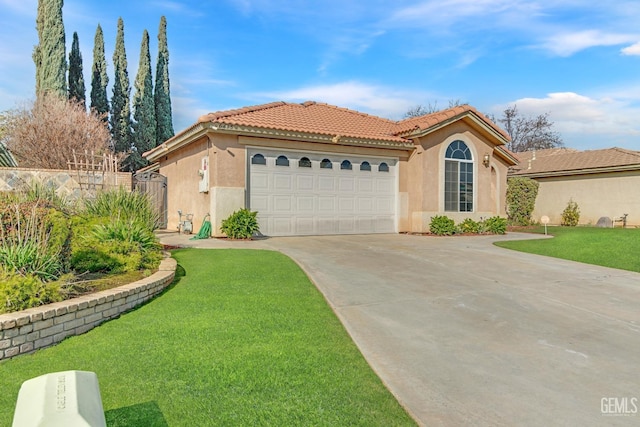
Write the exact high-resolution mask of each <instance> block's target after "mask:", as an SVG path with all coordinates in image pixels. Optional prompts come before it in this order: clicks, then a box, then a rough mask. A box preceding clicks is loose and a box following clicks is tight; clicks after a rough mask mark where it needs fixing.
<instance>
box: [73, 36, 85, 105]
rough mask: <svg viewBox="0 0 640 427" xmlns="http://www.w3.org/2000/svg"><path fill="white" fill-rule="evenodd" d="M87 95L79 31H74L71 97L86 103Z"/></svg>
mask: <svg viewBox="0 0 640 427" xmlns="http://www.w3.org/2000/svg"><path fill="white" fill-rule="evenodd" d="M86 97H87V95H86V90H85V87H84V76H83V75H82V53H80V41H79V40H78V33H76V32H74V33H73V43H72V44H71V52H69V99H75V100H76V101H80V102H81V103H82V105H85V100H86Z"/></svg>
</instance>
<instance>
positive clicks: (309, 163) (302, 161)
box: [298, 157, 311, 168]
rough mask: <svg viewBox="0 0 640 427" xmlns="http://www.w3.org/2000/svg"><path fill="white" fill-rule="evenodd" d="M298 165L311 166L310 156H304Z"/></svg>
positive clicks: (301, 166) (302, 166)
mask: <svg viewBox="0 0 640 427" xmlns="http://www.w3.org/2000/svg"><path fill="white" fill-rule="evenodd" d="M298 167H299V168H310V167H311V160H309V158H308V157H302V158H301V159H300V160H298Z"/></svg>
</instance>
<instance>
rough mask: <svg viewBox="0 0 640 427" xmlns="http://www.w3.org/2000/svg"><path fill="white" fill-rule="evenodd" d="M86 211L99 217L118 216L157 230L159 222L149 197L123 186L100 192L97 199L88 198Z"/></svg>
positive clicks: (127, 221)
mask: <svg viewBox="0 0 640 427" xmlns="http://www.w3.org/2000/svg"><path fill="white" fill-rule="evenodd" d="M85 212H86V213H87V214H89V215H93V216H97V217H107V218H116V219H117V220H118V221H124V222H125V223H131V222H137V223H140V224H143V225H144V226H145V227H147V228H149V229H150V230H155V229H156V228H158V224H159V217H158V214H157V213H156V211H155V209H154V208H153V205H152V203H151V201H150V200H149V197H148V196H147V195H146V194H144V193H141V192H139V191H128V190H126V189H125V188H123V187H119V188H118V189H117V190H109V191H103V192H100V193H98V194H97V195H96V198H95V199H86V200H85Z"/></svg>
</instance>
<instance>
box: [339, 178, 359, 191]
mask: <svg viewBox="0 0 640 427" xmlns="http://www.w3.org/2000/svg"><path fill="white" fill-rule="evenodd" d="M355 189H356V184H355V179H354V178H353V177H341V178H338V190H339V191H340V192H349V193H353V192H354V191H355Z"/></svg>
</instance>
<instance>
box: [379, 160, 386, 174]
mask: <svg viewBox="0 0 640 427" xmlns="http://www.w3.org/2000/svg"><path fill="white" fill-rule="evenodd" d="M378 172H389V165H388V164H387V163H386V162H382V163H380V164H379V165H378Z"/></svg>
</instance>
